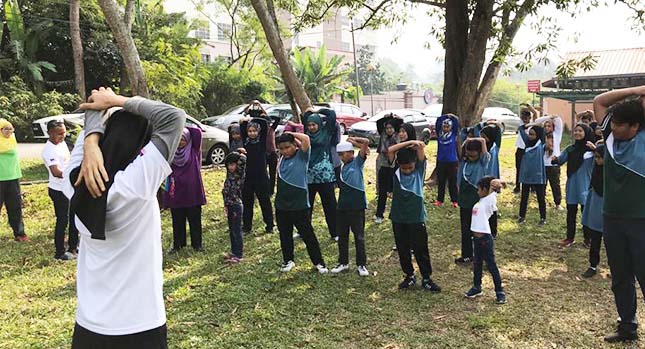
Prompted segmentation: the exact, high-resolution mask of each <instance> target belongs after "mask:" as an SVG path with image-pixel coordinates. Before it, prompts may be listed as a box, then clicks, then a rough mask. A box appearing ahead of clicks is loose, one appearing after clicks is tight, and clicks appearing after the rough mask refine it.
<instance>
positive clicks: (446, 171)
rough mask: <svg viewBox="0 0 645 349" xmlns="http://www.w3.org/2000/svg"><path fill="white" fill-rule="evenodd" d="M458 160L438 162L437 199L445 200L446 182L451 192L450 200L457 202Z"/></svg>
mask: <svg viewBox="0 0 645 349" xmlns="http://www.w3.org/2000/svg"><path fill="white" fill-rule="evenodd" d="M458 167H459V163H458V162H437V169H436V170H437V182H438V185H439V187H438V188H437V201H440V202H443V199H444V197H445V196H446V183H447V184H448V192H449V193H450V201H451V202H457V169H458Z"/></svg>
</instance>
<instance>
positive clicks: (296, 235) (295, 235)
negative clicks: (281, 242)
mask: <svg viewBox="0 0 645 349" xmlns="http://www.w3.org/2000/svg"><path fill="white" fill-rule="evenodd" d="M293 239H294V240H295V239H302V236H300V234H298V233H295V234H293Z"/></svg>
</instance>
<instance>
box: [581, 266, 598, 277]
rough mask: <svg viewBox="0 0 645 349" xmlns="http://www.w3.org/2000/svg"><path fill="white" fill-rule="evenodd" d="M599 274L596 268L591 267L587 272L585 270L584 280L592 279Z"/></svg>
mask: <svg viewBox="0 0 645 349" xmlns="http://www.w3.org/2000/svg"><path fill="white" fill-rule="evenodd" d="M596 273H598V270H597V269H596V268H594V267H589V268H588V269H587V270H585V272H584V273H582V277H583V278H590V277H592V276H594V275H596Z"/></svg>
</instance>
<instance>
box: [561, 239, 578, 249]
mask: <svg viewBox="0 0 645 349" xmlns="http://www.w3.org/2000/svg"><path fill="white" fill-rule="evenodd" d="M574 243H575V241H573V239H564V240H562V241H560V243H559V244H558V245H559V246H560V247H569V246H571V245H573V244H574Z"/></svg>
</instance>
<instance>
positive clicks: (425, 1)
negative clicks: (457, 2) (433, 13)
mask: <svg viewBox="0 0 645 349" xmlns="http://www.w3.org/2000/svg"><path fill="white" fill-rule="evenodd" d="M408 1H409V2H411V3H413V4H424V5H430V6H434V7H441V8H446V3H445V2H440V1H431V0H408Z"/></svg>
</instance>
